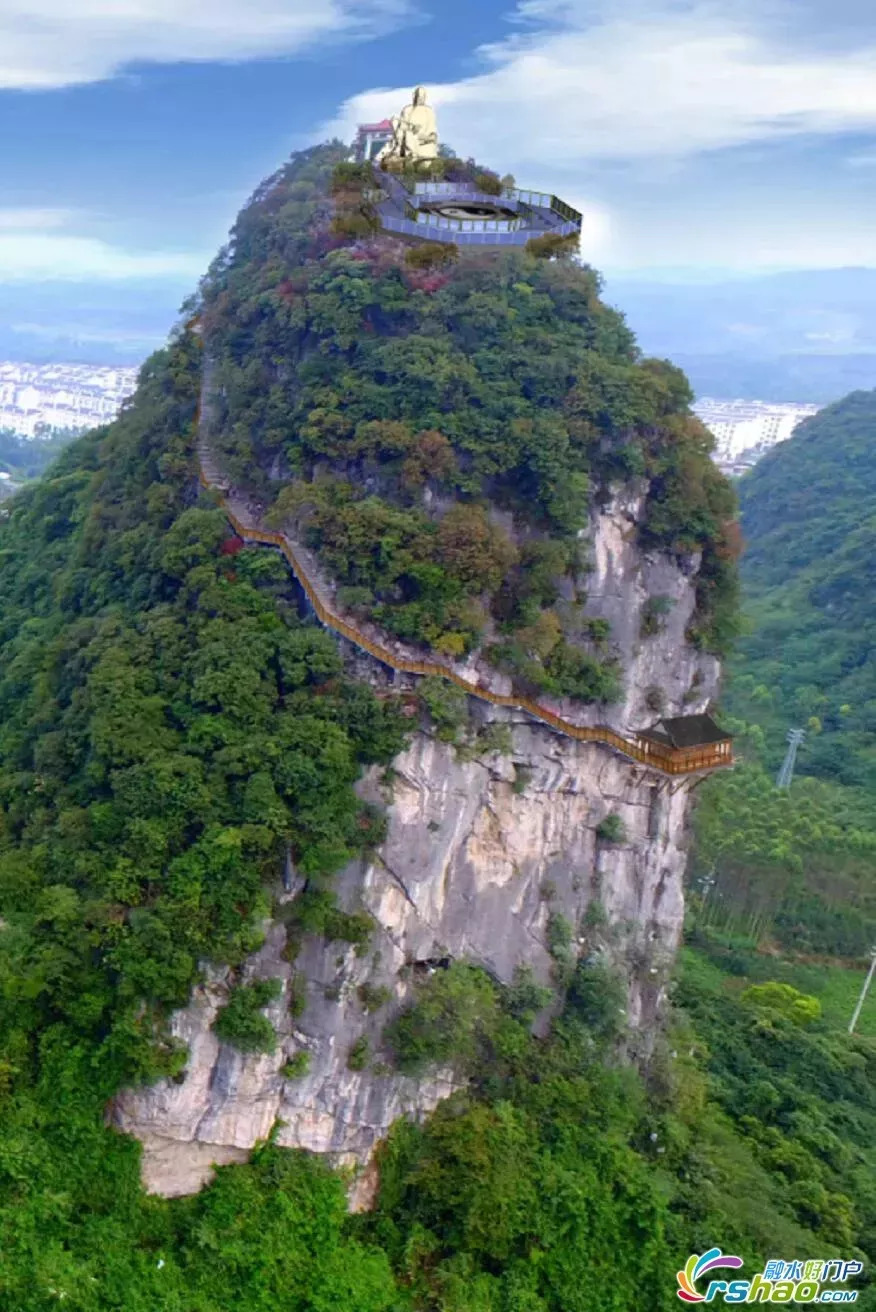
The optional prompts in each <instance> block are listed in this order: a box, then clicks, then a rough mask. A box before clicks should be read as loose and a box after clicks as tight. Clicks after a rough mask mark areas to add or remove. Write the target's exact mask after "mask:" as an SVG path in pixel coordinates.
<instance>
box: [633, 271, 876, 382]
mask: <svg viewBox="0 0 876 1312" xmlns="http://www.w3.org/2000/svg"><path fill="white" fill-rule="evenodd" d="M607 287H608V297H607V299H608V300H609V301H610V302H611V303H612V304H614V305H616V306H618V308H619V309H621V310H622V311H623V312H624V314H625V316H626V318H627V320H628V322H629V324H630V327H631V328H632V329H633V331H634V332H635V333H636V335H637V337H638V338H639V340H640V342H641V344H642V347H643V349H644V350H646V351H647V352H649V353H651V354H654V355H658V356H669V357H670V358H672V359H673V360H674V361H675V362H676V363H677V364H678V365H680V366H681V367H682V368H683V369H684V370H685V372H686V373H687V374H688V376H689V377H690V380H691V382H692V384H693V386H694V389H695V390H696V391H697V393H698V394H699V395H701V396H703V395H711V396H720V397H733V396H739V397H749V398H755V397H756V398H758V399H760V400H764V401H809V402H815V403H826V402H830V401H835V400H838V399H840V398H841V397H842V396H844V395H845V394H846V393H848V392H849V391H851V390H853V389H855V388H859V387H864V388H869V387H873V386H876V309H874V307H876V270H874V269H820V270H810V271H801V272H793V273H780V274H771V275H765V276H760V277H747V278H736V279H725V280H721V279H717V278H713V279H712V280H711V281H709V282H702V281H701V282H686V281H684V280H683V279H681V278H679V279H676V280H673V279H662V278H656V277H651V278H649V277H636V276H632V275H620V274H619V275H616V276H615V277H613V278H612V277H609V279H608V283H607Z"/></svg>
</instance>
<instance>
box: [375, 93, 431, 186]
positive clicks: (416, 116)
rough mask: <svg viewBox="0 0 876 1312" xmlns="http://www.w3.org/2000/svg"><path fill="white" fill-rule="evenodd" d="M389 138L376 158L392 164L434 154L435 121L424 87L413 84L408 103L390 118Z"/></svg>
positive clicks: (428, 158)
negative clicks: (427, 102)
mask: <svg viewBox="0 0 876 1312" xmlns="http://www.w3.org/2000/svg"><path fill="white" fill-rule="evenodd" d="M391 122H392V141H388V142H387V144H386V145H385V146H384V147H383V150H381V152H380V154H379V155H378V156H377V159H378V161H379V162H380V163H382V164H386V165H388V166H389V167H392V165H393V164H400V165H402V164H417V163H419V162H420V161H423V160H431V159H436V158H437V156H438V125H437V122H436V120H435V111H434V109H433V108H432V106H431V105H427V104H426V88H425V87H415V88H414V96H413V100H412V102H411V104H410V105H405V107H404V109H403V110H402V112H401V113H400V114H399V115H398V116H397V117H396V118H393V119H392V120H391Z"/></svg>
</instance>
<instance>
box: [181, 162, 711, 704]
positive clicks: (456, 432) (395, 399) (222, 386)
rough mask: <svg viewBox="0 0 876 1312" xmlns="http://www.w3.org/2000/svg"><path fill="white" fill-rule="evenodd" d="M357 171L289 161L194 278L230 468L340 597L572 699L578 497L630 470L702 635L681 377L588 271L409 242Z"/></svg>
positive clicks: (706, 632)
mask: <svg viewBox="0 0 876 1312" xmlns="http://www.w3.org/2000/svg"><path fill="white" fill-rule="evenodd" d="M374 186H375V181H374V177H373V176H372V174H371V171H370V169H367V168H363V167H362V166H357V165H349V164H346V163H344V162H343V151H342V150H341V149H340V148H338V149H335V148H334V147H323V148H320V149H317V150H311V151H306V152H303V153H302V154H300V155H297V156H294V157H293V159H292V161H291V163H290V164H289V165H288V166H287V167H286V168H284V169H282V170H281V171H280V172H279V173H278V174H276V175H275V176H274V177H273V178H271V179H269V180H268V181H267V182H266V183H265V184H264V185H263V186H262V187H261V188H260V189H259V191H258V192H257V193H256V195H255V197H254V198H253V200H252V202H251V204H250V205H249V206H248V207H247V208H246V209H245V210H244V211H243V213H242V214H241V216H240V218H239V220H238V223H237V226H236V228H235V230H234V233H233V237H232V242H231V245H230V247H229V248H228V250H227V252H226V253H225V254H224V256H223V257H222V258H221V259H220V260H219V261H218V262H217V264H216V266H215V267H214V269H213V270H212V271H211V274H210V276H209V277H208V278H207V279H206V281H205V283H204V285H203V287H202V306H201V311H202V312H201V322H202V324H203V328H204V332H205V339H206V342H207V349H208V353H209V357H210V361H211V365H210V379H211V392H212V396H213V400H212V402H211V421H212V425H213V428H214V430H215V439H214V440H215V442H216V445H217V447H218V448H219V449H220V450H221V451H222V453H223V459H224V462H225V464H226V467H227V469H228V470H229V471H230V473H231V474H232V475H233V477H234V478H235V480H237V481H238V482H240V483H242V484H243V485H245V486H249V487H251V488H253V489H254V490H256V491H257V492H259V493H260V494H262V495H263V496H267V497H269V498H272V499H273V498H276V501H277V505H276V508H275V520H276V521H277V522H290V521H291V523H292V524H294V525H295V527H296V529H297V531H298V533H299V534H300V535H302V536H303V537H305V538H307V540H308V541H309V543H310V545H311V546H314V547H316V548H317V550H318V551H319V552H320V553H321V555H322V557H323V559H324V561H325V563H326V565H327V566H328V567H329V569H330V571H331V573H332V574H334V576H335V577H336V578H337V579H338V580H339V581H340V582H341V583H342V584H343V585H344V588H343V592H342V594H341V600H342V602H343V603H344V604H345V605H347V606H348V607H350V608H351V609H353V610H354V611H355V610H356V609H357V608H358V609H359V610H360V611H361V612H363V613H367V614H371V615H372V616H373V617H374V618H375V619H377V620H378V621H379V622H380V624H381V625H383V626H384V627H386V628H388V629H390V630H391V631H393V632H394V633H396V634H398V635H399V636H401V637H403V638H405V639H406V640H408V641H421V642H427V643H428V644H430V645H432V646H434V647H435V648H437V649H438V650H439V651H442V652H443V653H445V654H447V655H451V656H455V655H462V654H463V653H467V652H469V651H471V650H473V649H476V648H482V649H484V651H485V654H486V656H487V657H488V659H491V660H492V661H494V662H495V663H496V664H499V665H500V666H502V667H504V668H506V669H508V670H509V671H510V672H511V673H512V674H513V676H514V677H515V678H516V679H517V681H518V682H519V683H521V684H522V685H525V686H526V687H527V688H528V689H530V690H532V689H535V690H544V691H547V692H549V693H554V694H559V695H562V694H569V695H572V696H577V697H580V698H582V699H584V700H591V701H592V700H611V699H612V697H614V696H615V695H616V693H617V683H616V679H615V677H614V669H613V666H612V661H611V656H610V648H609V649H605V648H602V649H601V648H600V647H599V646H597V645H596V644H594V643H593V641H592V639H591V635H590V633H589V632H588V630H587V628H586V626H585V625H582V623H581V622H580V605H581V602H582V601H583V600H584V599H585V598H586V570H587V563H588V562H587V549H586V542H582V541H581V540H580V538H579V536H578V535H579V531H580V530H582V529H583V528H585V526H586V524H587V522H588V515H589V511H590V509H591V507H592V505H593V503H594V501H595V500H596V499H599V498H602V497H604V496H605V495H606V494H607V493H608V490H609V488H610V487H611V486H613V485H617V484H621V485H624V484H628V483H629V482H630V480H632V479H636V478H639V477H641V478H642V479H643V480H645V482H644V483H643V486H644V487H646V488H647V492H648V495H647V501H646V506H647V509H646V515H645V519H644V522H643V525H642V535H643V543H645V544H646V545H648V546H649V547H660V548H662V549H665V550H668V551H673V552H677V553H681V554H684V553H690V552H695V551H700V552H702V553H703V559H702V567H701V569H700V572H699V575H698V578H697V599H698V611H697V615H696V617H695V620H694V623H693V624H692V632H691V637H692V639H693V640H695V641H697V642H701V643H705V644H708V645H713V646H717V647H721V646H722V645H723V644H724V643H725V642H726V640H727V638H728V636H729V635H730V633H731V632H732V628H733V602H734V568H733V559H732V558H733V545H732V531H731V528H730V521H731V520H732V516H733V513H734V502H733V497H732V493H731V492H730V489H729V487H728V485H727V484H726V482H725V481H724V479H723V478H722V476H721V475H720V474H719V473H718V472H717V470H716V469H715V467H714V466H713V464H712V462H711V460H710V459H709V451H710V448H711V441H710V438H709V436H708V434H707V433H706V431H705V430H704V429H703V428H702V426H701V425H700V424H699V422H698V421H697V420H696V419H695V417H694V416H693V415H692V414H691V412H690V410H689V403H690V400H691V393H690V389H689V387H688V385H687V382H686V380H685V379H684V377H683V375H682V374H681V373H680V372H679V371H678V370H676V369H674V368H673V367H672V366H671V365H669V364H668V363H666V362H664V361H657V360H644V359H642V357H641V355H640V353H639V351H638V350H637V348H636V346H635V343H634V340H633V337H632V335H631V333H630V332H629V330H628V329H627V327H626V325H625V324H624V322H623V319H622V317H621V316H620V315H619V314H618V313H617V312H616V311H614V310H611V309H609V308H608V307H607V306H606V305H604V304H603V303H602V301H601V300H600V299H599V290H600V283H599V278H598V276H597V274H596V273H595V272H594V271H593V270H592V269H590V268H588V267H586V266H581V265H579V264H577V263H575V262H573V261H572V260H571V259H570V258H568V255H567V254H565V255H564V254H560V255H559V256H558V258H543V255H544V254H545V252H540V251H530V250H527V251H510V252H502V251H489V250H470V251H466V250H461V251H460V250H457V249H456V248H455V247H452V246H450V247H448V246H443V245H436V246H435V247H430V246H428V245H426V246H420V247H413V248H411V247H407V246H405V245H404V244H403V243H402V242H400V241H398V240H396V239H394V238H391V237H389V236H387V235H385V234H381V233H379V231H378V230H377V225H376V224H375V221H374V215H373V211H372V210H371V209H370V205H369V200H368V197H369V195H370V194H371V191H373V189H374ZM269 473H270V474H271V477H269V476H268V475H269ZM497 512H501V513H500V514H497ZM463 544H464V549H462V548H463ZM533 567H535V569H536V570H537V573H538V582H537V584H536V585H535V586H533V585H532V583H531V582H530V575H531V574H532V572H533ZM564 577H566V578H567V579H570V580H573V581H574V586H573V587H572V588H571V591H570V589H569V587H566V588H565V589H563V590H562V592H563V595H564V596H565V597H566V600H565V601H561V600H560V596H561V589H560V586H559V585H560V581H561V580H562V579H563V578H564ZM570 597H571V598H573V600H570V599H569V598H570Z"/></svg>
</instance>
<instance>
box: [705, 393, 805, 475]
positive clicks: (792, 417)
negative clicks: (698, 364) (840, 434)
mask: <svg viewBox="0 0 876 1312" xmlns="http://www.w3.org/2000/svg"><path fill="white" fill-rule="evenodd" d="M819 408H820V407H819V406H817V405H802V404H796V403H792V404H778V403H776V404H772V403H770V402H766V401H716V400H713V399H712V398H710V397H705V396H704V397H703V398H702V399H701V400H700V401H697V403H696V404H695V405H694V407H693V409H694V413H695V414H696V415H698V416H699V418H700V419H701V420H702V421H703V423H704V424H705V425H706V427H707V428H708V429H709V430H710V431H711V432H712V433H714V435H715V444H716V447H715V462H716V464H718V465H719V466H720V467H721V468H722V469H723V470H725V472H728V473H739V472H741V471H742V470H744V469H748V468H750V467H751V466H752V465H753V464H755V463H756V462H757V460H758V459H759V458H760V456H762V455H763V454H764V452H765V451H768V450H769V449H770V447H772V446H775V445H776V444H777V443H778V442H785V441H786V440H787V439H788V438H789V437H790V436H791V434H792V433H793V432H794V429H795V428H796V427H797V425H798V424H800V423H802V422H803V420H804V419H808V418H809V416H810V415H814V414H817V413H818V410H819Z"/></svg>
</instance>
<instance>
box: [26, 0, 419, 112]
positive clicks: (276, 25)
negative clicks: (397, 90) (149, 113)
mask: <svg viewBox="0 0 876 1312" xmlns="http://www.w3.org/2000/svg"><path fill="white" fill-rule="evenodd" d="M406 12H407V0H0V88H4V87H5V88H19V89H25V90H39V89H47V88H50V87H63V86H73V85H76V84H77V83H86V82H97V81H100V80H102V79H104V78H107V77H111V76H113V75H114V74H116V73H118V72H120V71H121V70H122V69H123V68H125V66H126V65H129V64H131V63H134V62H153V61H158V62H177V61H181V60H238V59H257V58H260V57H265V56H279V55H290V54H293V53H295V52H296V51H298V50H300V49H302V48H303V47H306V46H309V45H312V44H313V43H314V42H316V41H320V40H324V39H325V38H328V37H347V38H350V37H357V36H362V35H371V34H374V33H375V32H379V31H382V30H384V29H385V28H386V27H387V25H391V24H392V23H393V22H395V21H397V20H399V19H400V18H401V17H402V16H403V15H404V14H405V13H406Z"/></svg>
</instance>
